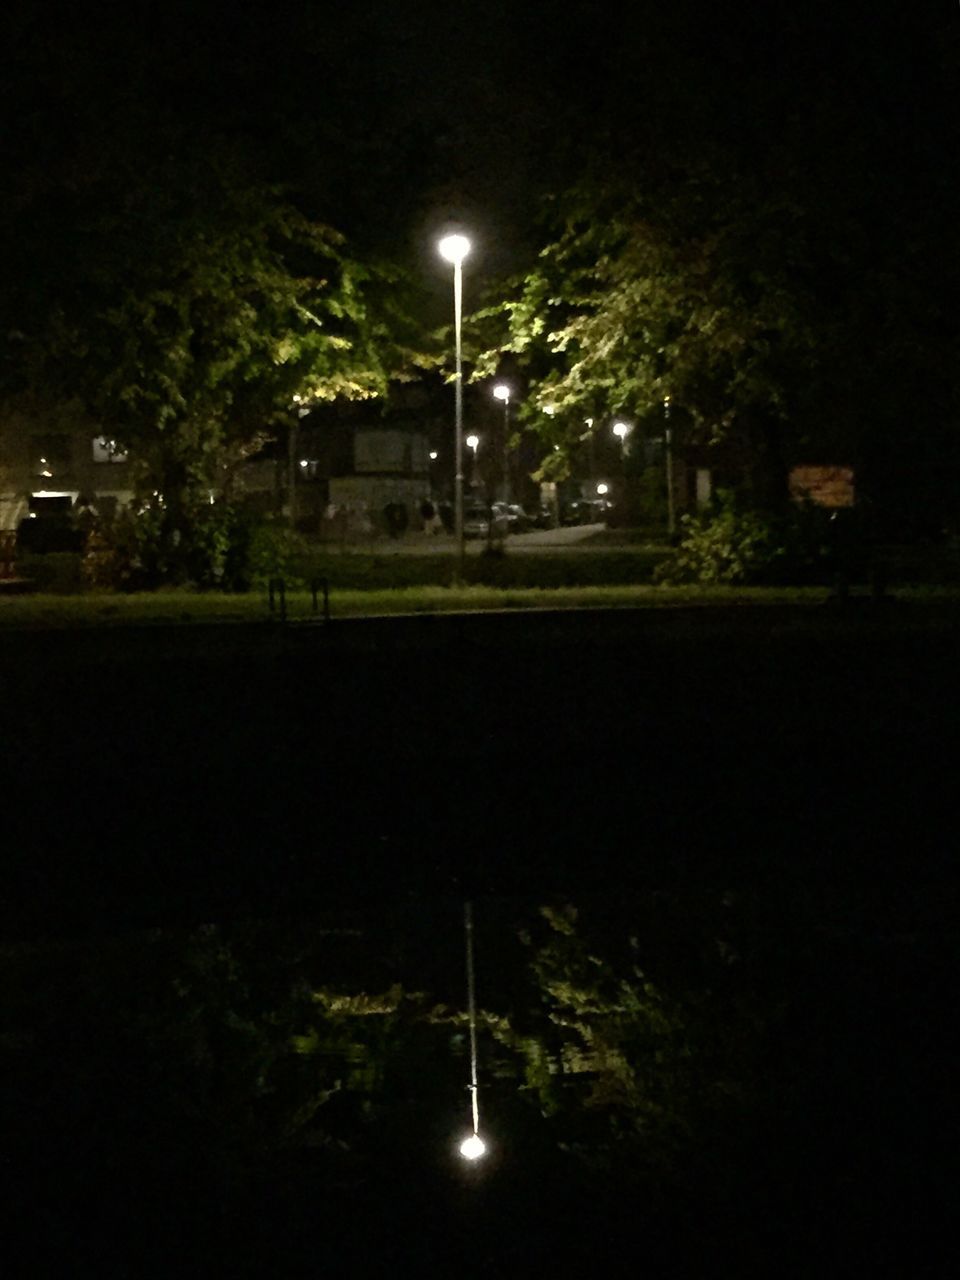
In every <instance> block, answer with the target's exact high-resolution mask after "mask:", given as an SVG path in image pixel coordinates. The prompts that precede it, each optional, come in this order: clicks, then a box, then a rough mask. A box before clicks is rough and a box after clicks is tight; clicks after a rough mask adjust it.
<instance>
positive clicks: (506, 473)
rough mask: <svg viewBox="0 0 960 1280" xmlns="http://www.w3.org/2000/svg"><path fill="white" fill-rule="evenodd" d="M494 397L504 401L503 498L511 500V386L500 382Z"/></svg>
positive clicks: (506, 500)
mask: <svg viewBox="0 0 960 1280" xmlns="http://www.w3.org/2000/svg"><path fill="white" fill-rule="evenodd" d="M493 395H494V398H495V399H497V400H502V401H503V500H504V502H509V501H510V388H509V387H508V386H507V384H506V383H505V382H498V383H497V385H496V386H495V387H494V388H493Z"/></svg>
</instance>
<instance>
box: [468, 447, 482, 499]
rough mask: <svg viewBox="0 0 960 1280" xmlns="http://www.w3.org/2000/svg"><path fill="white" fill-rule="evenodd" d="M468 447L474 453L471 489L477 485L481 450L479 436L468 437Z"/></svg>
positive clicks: (471, 464) (471, 465)
mask: <svg viewBox="0 0 960 1280" xmlns="http://www.w3.org/2000/svg"><path fill="white" fill-rule="evenodd" d="M466 446H467V448H468V449H470V450H471V451H472V453H473V458H472V459H471V462H470V486H471V488H472V487H473V486H474V485H475V484H476V483H477V450H478V449H479V448H480V437H479V436H467V439H466Z"/></svg>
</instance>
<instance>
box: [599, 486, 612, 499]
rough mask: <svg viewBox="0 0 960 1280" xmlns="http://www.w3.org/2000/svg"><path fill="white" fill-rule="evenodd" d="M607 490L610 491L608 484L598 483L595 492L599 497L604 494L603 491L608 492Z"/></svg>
mask: <svg viewBox="0 0 960 1280" xmlns="http://www.w3.org/2000/svg"><path fill="white" fill-rule="evenodd" d="M609 492H610V486H609V485H606V484H598V485H597V493H599V494H600V496H601V497H603V495H604V494H605V493H609Z"/></svg>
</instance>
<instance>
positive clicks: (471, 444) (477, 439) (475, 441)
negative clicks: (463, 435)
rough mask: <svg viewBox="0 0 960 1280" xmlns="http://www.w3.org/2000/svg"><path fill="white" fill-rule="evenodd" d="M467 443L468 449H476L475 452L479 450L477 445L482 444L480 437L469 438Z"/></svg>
mask: <svg viewBox="0 0 960 1280" xmlns="http://www.w3.org/2000/svg"><path fill="white" fill-rule="evenodd" d="M466 443H467V448H468V449H474V450H475V449H476V448H477V445H478V444H479V443H480V437H479V436H467V442H466Z"/></svg>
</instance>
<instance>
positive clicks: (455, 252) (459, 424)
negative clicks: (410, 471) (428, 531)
mask: <svg viewBox="0 0 960 1280" xmlns="http://www.w3.org/2000/svg"><path fill="white" fill-rule="evenodd" d="M437 248H438V250H439V252H440V256H441V257H442V258H445V259H446V261H447V262H450V263H452V264H453V319H454V335H455V353H456V368H457V374H456V384H455V386H456V415H455V423H454V432H455V446H454V457H455V463H456V479H455V482H454V522H455V523H454V530H455V534H456V539H457V554H458V556H459V566H460V575H461V577H462V576H463V557H464V545H463V365H462V351H461V345H460V324H461V318H462V313H463V272H462V267H463V260H464V258H465V257H466V256H467V254H468V253H469V252H470V241H469V240H468V239H467V237H466V236H444V238H443V239H442V240H441V241H440V243H439V244H438V245H437Z"/></svg>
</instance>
